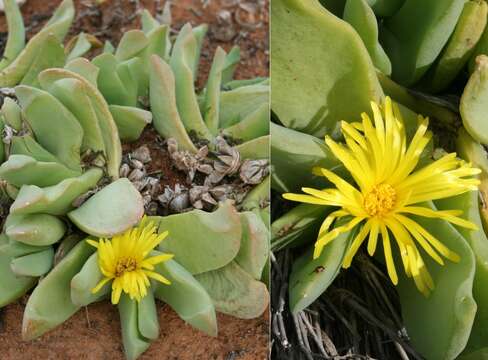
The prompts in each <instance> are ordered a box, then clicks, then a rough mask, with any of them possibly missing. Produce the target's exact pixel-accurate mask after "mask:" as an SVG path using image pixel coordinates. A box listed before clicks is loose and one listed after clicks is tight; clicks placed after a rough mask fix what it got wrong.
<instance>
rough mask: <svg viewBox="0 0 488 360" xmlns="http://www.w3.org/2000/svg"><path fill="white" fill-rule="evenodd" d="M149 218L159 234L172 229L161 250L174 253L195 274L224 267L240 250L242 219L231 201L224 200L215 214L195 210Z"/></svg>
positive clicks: (177, 259) (176, 258)
mask: <svg viewBox="0 0 488 360" xmlns="http://www.w3.org/2000/svg"><path fill="white" fill-rule="evenodd" d="M150 219H151V220H152V221H154V222H155V223H156V225H157V226H158V231H159V232H160V233H161V232H164V231H169V235H168V237H167V238H166V239H165V240H164V241H163V242H162V243H161V244H160V246H159V248H160V250H161V251H164V252H166V253H169V254H174V255H175V257H174V259H175V260H176V261H177V262H178V263H179V264H181V265H182V266H183V267H184V268H185V269H187V270H188V271H189V272H190V273H192V274H200V273H203V272H206V271H210V270H215V269H218V268H221V267H223V266H225V265H227V264H228V263H229V262H230V261H232V259H234V258H235V256H236V255H237V253H238V252H239V248H240V243H241V236H242V229H241V221H240V218H239V214H238V213H237V211H236V209H235V208H234V207H233V206H232V204H231V203H230V202H224V203H222V204H221V205H220V206H219V208H218V209H217V210H216V211H214V212H213V213H208V212H204V211H201V210H192V211H189V212H186V213H181V214H176V215H170V216H164V217H151V218H150ZM188 249H192V250H191V251H189V250H188Z"/></svg>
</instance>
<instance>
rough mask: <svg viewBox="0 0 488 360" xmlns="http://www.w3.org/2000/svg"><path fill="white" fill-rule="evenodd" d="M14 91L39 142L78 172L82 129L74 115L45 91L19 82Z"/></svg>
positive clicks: (79, 168) (79, 170)
mask: <svg viewBox="0 0 488 360" xmlns="http://www.w3.org/2000/svg"><path fill="white" fill-rule="evenodd" d="M15 94H16V96H17V98H18V99H19V102H20V104H21V106H22V110H23V114H24V116H25V118H26V120H27V122H28V123H29V125H30V127H31V128H32V131H33V132H34V135H35V137H36V139H37V141H38V142H39V144H41V145H42V146H43V147H44V148H45V149H46V150H47V151H49V152H50V153H51V154H53V155H54V156H56V158H58V159H59V160H60V161H61V162H62V163H63V164H64V165H66V166H67V167H68V168H70V169H72V170H74V171H78V172H81V164H80V161H81V160H80V147H81V143H82V139H83V128H82V127H81V126H80V124H79V122H78V120H76V118H75V117H74V115H73V114H72V113H71V112H70V111H69V110H68V109H67V108H66V107H65V106H64V105H63V104H62V103H61V102H60V101H59V100H58V99H56V98H55V97H54V96H52V95H51V94H49V93H48V92H46V91H43V90H39V89H36V88H33V87H29V86H24V85H20V86H17V87H16V88H15Z"/></svg>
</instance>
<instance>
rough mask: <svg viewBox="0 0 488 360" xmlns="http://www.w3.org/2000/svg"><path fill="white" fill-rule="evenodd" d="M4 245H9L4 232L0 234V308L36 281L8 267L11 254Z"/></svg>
mask: <svg viewBox="0 0 488 360" xmlns="http://www.w3.org/2000/svg"><path fill="white" fill-rule="evenodd" d="M6 247H10V246H9V243H8V239H7V236H6V235H5V234H1V235H0V273H1V274H2V281H0V308H2V307H4V306H5V305H8V304H10V303H11V302H13V301H15V300H17V299H18V298H20V297H21V296H22V295H24V294H25V293H26V292H27V291H28V290H29V289H30V288H32V287H33V286H34V284H35V282H36V278H33V277H28V276H18V275H16V274H14V273H13V271H12V269H11V267H10V263H11V262H12V259H13V256H12V255H11V254H9V252H8V251H6V249H5V248H6ZM9 250H10V249H9Z"/></svg>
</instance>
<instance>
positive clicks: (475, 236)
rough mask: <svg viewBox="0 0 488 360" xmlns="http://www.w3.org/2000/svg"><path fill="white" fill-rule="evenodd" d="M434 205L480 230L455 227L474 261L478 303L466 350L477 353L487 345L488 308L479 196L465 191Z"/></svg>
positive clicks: (486, 245) (487, 254) (487, 244)
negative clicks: (455, 213) (453, 212)
mask: <svg viewBox="0 0 488 360" xmlns="http://www.w3.org/2000/svg"><path fill="white" fill-rule="evenodd" d="M435 203H436V206H437V207H438V208H439V209H441V210H453V209H456V210H461V211H462V212H463V218H466V219H468V220H469V221H471V222H472V223H474V224H475V225H476V226H477V227H478V229H479V230H468V229H465V228H458V231H459V233H460V234H461V235H462V236H463V237H464V239H466V241H467V242H468V244H469V246H470V247H471V249H472V250H473V253H474V258H475V262H476V272H475V275H474V282H473V296H474V299H475V301H476V303H477V304H478V310H477V312H476V317H475V319H474V324H473V328H472V330H471V334H470V337H469V342H468V345H467V347H466V350H465V351H467V352H470V351H474V350H478V349H481V348H483V347H484V346H486V344H487V341H488V334H487V333H486V325H487V324H488V307H487V306H485V304H488V289H487V288H486V284H487V283H488V239H487V237H486V235H485V233H484V231H483V230H482V228H483V226H482V224H481V219H480V213H479V200H478V193H477V192H476V191H473V192H468V193H465V194H462V195H458V196H455V197H451V198H448V199H442V200H438V201H436V202H435Z"/></svg>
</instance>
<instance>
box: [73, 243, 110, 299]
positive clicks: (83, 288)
mask: <svg viewBox="0 0 488 360" xmlns="http://www.w3.org/2000/svg"><path fill="white" fill-rule="evenodd" d="M103 278H104V276H103V274H102V273H101V271H100V267H99V265H98V253H97V252H96V253H94V254H92V255H91V256H90V257H89V258H88V260H87V261H86V262H85V263H84V264H83V267H82V268H81V270H80V272H79V273H77V274H76V275H75V276H73V278H72V279H71V284H70V287H71V302H72V303H73V304H75V305H78V306H87V305H89V304H91V303H94V302H96V301H100V300H102V299H104V298H106V297H107V296H108V295H109V294H110V293H111V283H110V282H109V283H107V284H105V285H104V286H103V287H102V288H101V289H100V290H99V291H98V292H96V293H95V294H93V293H92V289H93V288H94V287H95V286H97V284H98V283H99V282H100V281H101V280H102V279H103Z"/></svg>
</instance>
